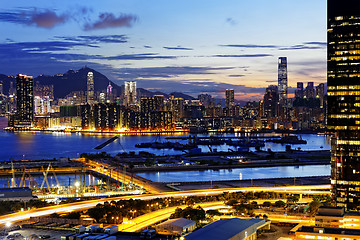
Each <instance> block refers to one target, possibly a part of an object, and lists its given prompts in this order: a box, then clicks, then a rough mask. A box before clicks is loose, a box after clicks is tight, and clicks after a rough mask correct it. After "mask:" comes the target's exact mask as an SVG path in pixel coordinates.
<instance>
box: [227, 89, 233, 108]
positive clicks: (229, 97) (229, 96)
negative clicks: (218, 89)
mask: <svg viewBox="0 0 360 240" xmlns="http://www.w3.org/2000/svg"><path fill="white" fill-rule="evenodd" d="M234 106H235V101H234V89H226V91H225V107H226V108H232V107H234Z"/></svg>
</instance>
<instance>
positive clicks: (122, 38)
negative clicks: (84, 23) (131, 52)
mask: <svg viewBox="0 0 360 240" xmlns="http://www.w3.org/2000/svg"><path fill="white" fill-rule="evenodd" d="M56 38H58V39H62V40H65V41H72V42H80V43H91V44H97V43H125V42H127V40H128V38H127V36H126V35H103V36H76V37H59V36H57V37H56Z"/></svg>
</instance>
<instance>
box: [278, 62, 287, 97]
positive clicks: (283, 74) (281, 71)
mask: <svg viewBox="0 0 360 240" xmlns="http://www.w3.org/2000/svg"><path fill="white" fill-rule="evenodd" d="M287 80H288V79H287V60H286V57H279V66H278V90H279V101H280V102H286V101H287V94H288V89H287V88H288V83H287V82H288V81H287Z"/></svg>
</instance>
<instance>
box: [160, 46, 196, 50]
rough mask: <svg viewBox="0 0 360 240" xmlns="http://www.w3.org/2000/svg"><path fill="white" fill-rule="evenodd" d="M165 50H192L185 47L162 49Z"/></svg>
mask: <svg viewBox="0 0 360 240" xmlns="http://www.w3.org/2000/svg"><path fill="white" fill-rule="evenodd" d="M163 48H165V49H168V50H194V49H192V48H187V47H181V46H177V47H163Z"/></svg>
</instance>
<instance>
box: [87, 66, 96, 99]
mask: <svg viewBox="0 0 360 240" xmlns="http://www.w3.org/2000/svg"><path fill="white" fill-rule="evenodd" d="M94 96H95V93H94V74H93V73H92V72H88V74H87V91H86V101H87V103H88V104H92V103H94V99H95V98H94Z"/></svg>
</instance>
